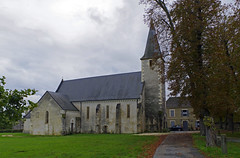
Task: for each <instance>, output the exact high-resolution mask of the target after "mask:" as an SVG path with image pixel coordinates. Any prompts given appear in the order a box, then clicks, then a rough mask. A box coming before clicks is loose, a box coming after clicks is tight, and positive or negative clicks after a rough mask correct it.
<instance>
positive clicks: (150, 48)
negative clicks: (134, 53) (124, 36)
mask: <svg viewBox="0 0 240 158" xmlns="http://www.w3.org/2000/svg"><path fill="white" fill-rule="evenodd" d="M160 53H161V51H160V46H159V43H158V39H157V34H156V31H155V28H154V25H153V23H151V25H150V29H149V33H148V38H147V44H146V48H145V52H144V55H143V57H142V58H141V60H144V59H152V58H153V56H154V54H157V55H158V54H160Z"/></svg>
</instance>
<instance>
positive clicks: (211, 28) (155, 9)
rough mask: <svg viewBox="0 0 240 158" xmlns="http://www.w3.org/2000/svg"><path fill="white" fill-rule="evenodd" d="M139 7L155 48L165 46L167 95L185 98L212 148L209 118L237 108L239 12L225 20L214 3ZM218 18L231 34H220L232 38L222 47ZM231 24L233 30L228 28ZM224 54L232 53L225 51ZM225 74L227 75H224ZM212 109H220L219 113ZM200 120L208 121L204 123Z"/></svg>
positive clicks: (156, 1) (147, 0) (158, 0)
mask: <svg viewBox="0 0 240 158" xmlns="http://www.w3.org/2000/svg"><path fill="white" fill-rule="evenodd" d="M142 3H144V4H146V5H147V8H148V9H147V11H146V16H147V18H146V19H147V20H148V19H152V21H153V22H154V24H155V27H156V28H157V29H158V35H159V40H160V44H161V46H162V44H164V43H162V41H164V42H165V44H166V43H167V44H168V45H166V46H165V47H167V49H166V51H165V55H164V56H163V57H161V59H162V58H163V59H162V61H163V62H165V68H166V69H165V70H166V79H167V81H168V82H169V89H170V90H171V91H172V93H171V95H180V96H181V97H183V98H185V97H187V98H188V100H189V101H190V103H191V105H192V106H193V108H194V113H195V114H196V116H198V117H199V118H200V127H201V133H202V134H204V133H205V132H206V134H207V135H206V140H207V141H206V142H207V145H208V146H213V145H215V141H214V139H215V136H214V133H213V131H212V129H213V128H212V127H211V126H210V125H213V123H212V122H213V121H214V120H213V119H212V118H211V117H213V116H217V115H219V114H221V113H224V111H226V109H228V110H229V111H231V112H232V111H233V110H232V109H234V107H236V106H238V107H239V104H238V103H237V102H238V100H239V99H238V97H239V96H238V95H237V94H239V83H238V81H237V80H236V79H237V78H239V77H237V75H239V70H237V69H238V68H239V65H238V64H239V61H240V60H238V61H237V60H234V59H239V57H238V56H239V52H236V50H237V49H236V48H235V47H237V46H239V18H237V17H239V12H238V11H239V8H238V9H237V7H236V8H235V12H234V14H233V16H229V15H228V12H229V10H227V9H228V8H227V7H224V6H223V5H221V1H219V0H177V1H174V2H173V3H172V4H170V1H164V0H142ZM238 4H239V2H238ZM223 17H225V18H226V20H227V21H228V23H226V27H227V28H229V29H228V30H232V31H231V32H230V31H228V32H227V33H226V35H228V36H229V37H231V38H233V39H234V40H232V39H231V38H230V39H229V40H228V41H229V42H227V47H226V45H225V41H224V40H223V41H221V39H228V38H227V37H228V36H223V35H224V34H223V32H222V31H220V30H221V29H225V28H224V27H222V26H223V24H224V21H223V20H221V19H222V18H223ZM231 19H233V20H231ZM229 20H230V21H231V22H230V21H229ZM230 23H231V24H230ZM235 23H237V24H238V25H236V24H235ZM231 26H232V27H234V29H230V28H231ZM237 30H238V31H237ZM236 33H237V34H238V35H236ZM162 34H163V35H164V36H163V35H162ZM220 36H222V38H220ZM166 41H167V42H166ZM236 41H237V42H236ZM234 42H235V43H234ZM226 48H227V49H226ZM229 50H234V51H232V52H231V53H230V52H229ZM238 50H239V48H238ZM167 51H168V52H167ZM162 52H164V51H162ZM234 52H235V53H234ZM167 55H168V56H167ZM233 57H235V58H233ZM235 65H236V66H235ZM158 66H161V65H158ZM237 66H238V67H237ZM229 72H231V73H232V74H231V75H230V77H228V76H229ZM216 81H217V82H216ZM223 85H224V86H223ZM229 85H231V86H229ZM220 90H222V91H220ZM222 96H224V97H222ZM224 98H225V99H224ZM226 98H227V99H226ZM233 100H234V101H233ZM232 101H233V102H234V103H233V102H232ZM216 109H218V110H221V111H220V113H217V111H216ZM204 118H205V120H208V122H211V123H206V124H205V125H204V124H203V120H204Z"/></svg>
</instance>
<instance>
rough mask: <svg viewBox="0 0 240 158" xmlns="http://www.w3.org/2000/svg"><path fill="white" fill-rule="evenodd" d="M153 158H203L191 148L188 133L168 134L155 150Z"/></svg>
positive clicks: (191, 143) (191, 142)
mask: <svg viewBox="0 0 240 158" xmlns="http://www.w3.org/2000/svg"><path fill="white" fill-rule="evenodd" d="M153 158H204V156H203V155H201V154H200V153H199V151H198V150H197V149H196V148H193V141H192V136H191V134H190V133H181V134H178V133H176V134H170V135H168V136H167V138H166V139H165V140H164V141H163V143H162V144H161V145H160V146H159V147H158V148H157V150H156V152H155V154H154V156H153Z"/></svg>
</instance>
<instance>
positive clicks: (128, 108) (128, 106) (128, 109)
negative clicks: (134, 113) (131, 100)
mask: <svg viewBox="0 0 240 158" xmlns="http://www.w3.org/2000/svg"><path fill="white" fill-rule="evenodd" d="M127 118H130V105H129V104H128V105H127Z"/></svg>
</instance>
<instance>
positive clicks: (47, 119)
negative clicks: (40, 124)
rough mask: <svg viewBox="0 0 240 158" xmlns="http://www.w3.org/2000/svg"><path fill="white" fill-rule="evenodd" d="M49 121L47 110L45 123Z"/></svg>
mask: <svg viewBox="0 0 240 158" xmlns="http://www.w3.org/2000/svg"><path fill="white" fill-rule="evenodd" d="M48 121H49V112H48V111H46V114H45V124H48Z"/></svg>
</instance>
